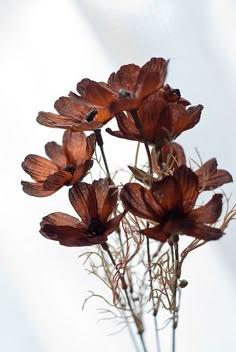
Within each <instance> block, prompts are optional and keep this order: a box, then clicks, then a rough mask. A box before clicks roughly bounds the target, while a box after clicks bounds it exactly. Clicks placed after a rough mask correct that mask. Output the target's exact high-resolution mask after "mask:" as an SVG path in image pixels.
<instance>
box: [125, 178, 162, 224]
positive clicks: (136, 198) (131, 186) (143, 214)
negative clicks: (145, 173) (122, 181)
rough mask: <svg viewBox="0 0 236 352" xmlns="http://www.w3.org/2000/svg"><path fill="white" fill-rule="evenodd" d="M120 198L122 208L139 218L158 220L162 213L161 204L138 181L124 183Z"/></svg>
mask: <svg viewBox="0 0 236 352" xmlns="http://www.w3.org/2000/svg"><path fill="white" fill-rule="evenodd" d="M120 198H121V200H122V202H123V204H124V208H125V209H126V210H127V211H130V212H131V213H132V214H134V215H136V216H138V217H140V218H143V219H149V220H153V221H159V220H160V219H161V216H162V215H163V210H162V208H161V206H160V205H159V204H158V203H157V201H156V199H155V198H154V197H153V195H152V194H151V192H150V191H148V190H147V189H146V188H144V187H142V186H141V185H140V184H138V183H127V184H126V185H124V186H123V188H122V190H121V193H120Z"/></svg>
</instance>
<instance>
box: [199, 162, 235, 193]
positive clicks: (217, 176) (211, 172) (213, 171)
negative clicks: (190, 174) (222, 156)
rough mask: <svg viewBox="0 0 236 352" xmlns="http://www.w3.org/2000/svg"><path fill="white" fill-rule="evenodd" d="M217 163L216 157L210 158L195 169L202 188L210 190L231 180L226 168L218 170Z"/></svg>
mask: <svg viewBox="0 0 236 352" xmlns="http://www.w3.org/2000/svg"><path fill="white" fill-rule="evenodd" d="M217 165H218V164H217V161H216V159H215V158H212V159H210V160H208V161H207V162H205V163H204V164H203V165H202V166H201V167H200V168H199V169H198V170H196V171H195V173H196V175H197V176H198V179H199V184H200V188H201V189H202V190H204V191H208V190H212V189H215V188H218V187H220V186H222V185H223V184H225V183H228V182H232V181H233V178H232V176H231V175H230V173H229V172H228V171H226V170H218V169H217Z"/></svg>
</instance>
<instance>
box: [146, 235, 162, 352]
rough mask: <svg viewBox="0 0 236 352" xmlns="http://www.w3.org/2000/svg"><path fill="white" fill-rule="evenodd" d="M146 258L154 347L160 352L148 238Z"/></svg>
mask: <svg viewBox="0 0 236 352" xmlns="http://www.w3.org/2000/svg"><path fill="white" fill-rule="evenodd" d="M147 256H148V273H149V280H150V289H151V297H152V306H153V320H154V329H155V339H156V347H157V352H158V351H159V352H160V350H161V349H160V342H159V336H158V325H157V309H156V308H155V301H154V296H153V284H152V272H151V254H150V243H149V238H148V237H147Z"/></svg>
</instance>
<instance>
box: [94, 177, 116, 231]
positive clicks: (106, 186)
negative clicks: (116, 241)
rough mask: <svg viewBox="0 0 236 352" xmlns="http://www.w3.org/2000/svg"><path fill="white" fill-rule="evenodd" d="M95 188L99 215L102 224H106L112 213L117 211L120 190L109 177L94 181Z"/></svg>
mask: <svg viewBox="0 0 236 352" xmlns="http://www.w3.org/2000/svg"><path fill="white" fill-rule="evenodd" d="M93 187H94V191H95V194H96V199H97V206H98V214H99V216H100V220H101V223H102V224H104V223H105V222H106V221H107V218H108V216H109V215H110V214H111V213H112V211H113V210H116V204H117V196H118V190H117V187H115V185H114V183H113V181H112V180H111V179H109V178H108V177H106V178H105V179H102V178H100V179H99V180H98V181H96V180H95V181H93Z"/></svg>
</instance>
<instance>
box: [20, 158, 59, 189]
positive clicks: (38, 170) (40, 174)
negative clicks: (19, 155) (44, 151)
mask: <svg viewBox="0 0 236 352" xmlns="http://www.w3.org/2000/svg"><path fill="white" fill-rule="evenodd" d="M21 166H22V168H23V169H24V171H25V172H27V173H28V174H29V175H30V176H31V177H32V179H33V180H35V181H37V182H43V181H44V180H45V179H46V178H47V176H48V175H49V174H53V173H54V172H57V171H58V167H57V165H56V164H54V162H53V161H51V160H48V159H46V158H43V157H41V156H39V155H35V154H29V155H27V157H26V158H25V160H24V161H23V163H22V164H21Z"/></svg>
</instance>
